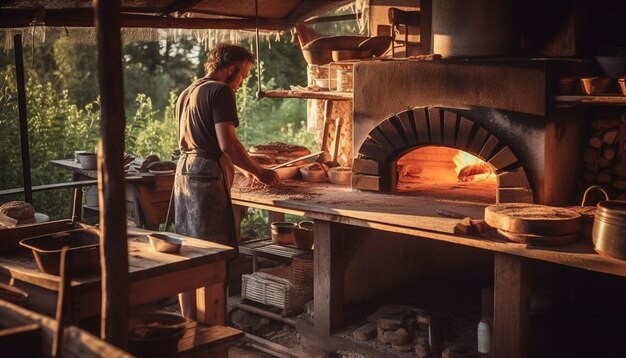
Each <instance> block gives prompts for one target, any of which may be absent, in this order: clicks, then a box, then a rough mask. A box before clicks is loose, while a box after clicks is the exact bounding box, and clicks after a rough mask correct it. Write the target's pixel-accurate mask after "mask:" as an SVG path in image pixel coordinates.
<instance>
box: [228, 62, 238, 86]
mask: <svg viewBox="0 0 626 358" xmlns="http://www.w3.org/2000/svg"><path fill="white" fill-rule="evenodd" d="M239 71H241V69H240V68H239V66H235V70H234V71H233V73H231V74H230V75H229V76H228V77H226V84H228V85H232V83H233V82H234V81H235V79H236V78H237V75H239Z"/></svg>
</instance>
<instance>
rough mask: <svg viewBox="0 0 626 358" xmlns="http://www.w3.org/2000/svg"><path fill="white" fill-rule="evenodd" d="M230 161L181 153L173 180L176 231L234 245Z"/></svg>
mask: <svg viewBox="0 0 626 358" xmlns="http://www.w3.org/2000/svg"><path fill="white" fill-rule="evenodd" d="M233 173H234V169H233V165H232V163H230V160H229V159H228V158H227V157H226V156H225V155H222V157H221V158H220V160H215V159H209V158H205V157H201V156H198V155H188V154H183V155H181V157H180V159H179V160H178V165H177V167H176V178H175V180H174V212H175V222H176V232H177V233H179V234H182V235H186V236H191V237H195V238H198V239H203V240H208V241H213V242H217V243H220V244H224V245H228V246H232V247H234V248H237V246H238V245H237V234H236V228H235V219H234V215H233V207H232V203H231V199H230V187H231V186H232V179H233Z"/></svg>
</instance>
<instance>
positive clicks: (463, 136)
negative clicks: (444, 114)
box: [456, 117, 474, 151]
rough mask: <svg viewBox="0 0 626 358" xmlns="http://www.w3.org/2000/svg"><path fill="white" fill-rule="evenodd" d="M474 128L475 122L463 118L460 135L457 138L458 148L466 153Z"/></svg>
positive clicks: (460, 124) (460, 123)
mask: <svg viewBox="0 0 626 358" xmlns="http://www.w3.org/2000/svg"><path fill="white" fill-rule="evenodd" d="M473 127H474V122H472V121H471V120H469V119H467V118H465V117H461V119H460V122H459V133H458V134H457V136H456V146H457V147H458V148H461V149H462V150H465V151H466V150H467V146H468V141H469V136H470V134H471V133H472V128H473Z"/></svg>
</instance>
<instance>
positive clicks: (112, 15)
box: [94, 0, 129, 349]
mask: <svg viewBox="0 0 626 358" xmlns="http://www.w3.org/2000/svg"><path fill="white" fill-rule="evenodd" d="M94 9H95V14H94V15H95V16H94V17H95V24H96V38H97V42H98V82H99V85H100V98H101V101H100V103H101V114H100V115H101V119H100V121H101V122H100V123H101V124H100V143H99V145H98V191H99V193H98V194H99V202H100V213H101V215H100V229H101V234H100V235H101V237H100V240H101V245H100V262H101V267H102V322H101V326H100V329H101V333H100V334H101V336H102V338H103V339H105V340H106V341H108V342H110V343H112V344H114V345H116V346H118V347H120V348H122V349H126V347H127V345H128V312H129V296H128V293H129V278H128V240H127V235H126V231H127V228H126V198H125V193H126V189H125V184H124V163H123V157H124V129H125V127H126V119H125V117H124V86H123V72H122V44H121V42H122V40H121V31H120V16H119V13H120V0H106V1H103V0H94Z"/></svg>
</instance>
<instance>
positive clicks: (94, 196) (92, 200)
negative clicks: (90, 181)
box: [83, 186, 98, 208]
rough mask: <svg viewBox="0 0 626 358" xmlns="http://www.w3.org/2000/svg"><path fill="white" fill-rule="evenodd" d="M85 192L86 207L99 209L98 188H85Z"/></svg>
mask: <svg viewBox="0 0 626 358" xmlns="http://www.w3.org/2000/svg"><path fill="white" fill-rule="evenodd" d="M83 192H84V194H85V206H89V207H92V208H97V207H98V187H97V186H88V187H86V188H83Z"/></svg>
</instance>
